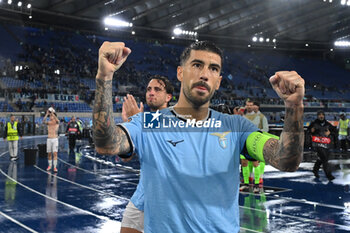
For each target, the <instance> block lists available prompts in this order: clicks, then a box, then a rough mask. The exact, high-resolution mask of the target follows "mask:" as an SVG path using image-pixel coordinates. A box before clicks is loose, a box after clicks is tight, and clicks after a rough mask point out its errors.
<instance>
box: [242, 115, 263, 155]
mask: <svg viewBox="0 0 350 233" xmlns="http://www.w3.org/2000/svg"><path fill="white" fill-rule="evenodd" d="M256 131H259V128H258V127H256V126H255V125H254V124H253V123H252V122H251V121H249V120H248V119H246V118H244V117H242V119H241V124H240V134H241V137H240V151H242V150H243V149H244V146H245V142H246V140H247V138H248V136H249V135H250V134H251V133H253V132H256Z"/></svg>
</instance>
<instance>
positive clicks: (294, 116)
mask: <svg viewBox="0 0 350 233" xmlns="http://www.w3.org/2000/svg"><path fill="white" fill-rule="evenodd" d="M303 112H304V107H303V106H298V107H293V108H286V115H285V120H284V127H283V131H282V133H281V136H280V140H277V139H269V140H268V141H267V142H266V143H265V146H264V152H263V153H264V159H265V161H266V162H267V163H269V164H270V165H272V166H273V167H275V168H277V169H279V170H282V171H295V170H297V169H298V167H299V164H300V162H301V161H302V159H303V149H304V127H303Z"/></svg>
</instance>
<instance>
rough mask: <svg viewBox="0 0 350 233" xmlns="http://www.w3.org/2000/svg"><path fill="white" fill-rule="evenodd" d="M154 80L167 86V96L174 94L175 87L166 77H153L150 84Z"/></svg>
mask: <svg viewBox="0 0 350 233" xmlns="http://www.w3.org/2000/svg"><path fill="white" fill-rule="evenodd" d="M152 79H156V80H158V81H162V82H163V83H164V85H165V91H166V93H167V94H170V95H173V92H174V86H173V85H172V84H171V82H170V81H169V79H168V78H167V77H165V76H162V75H153V76H151V77H150V78H149V80H148V83H149V82H150V81H151V80H152Z"/></svg>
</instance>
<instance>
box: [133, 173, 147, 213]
mask: <svg viewBox="0 0 350 233" xmlns="http://www.w3.org/2000/svg"><path fill="white" fill-rule="evenodd" d="M141 171H142V169H141ZM142 177H143V176H142V175H141V176H140V180H139V183H138V185H137V187H136V190H135V192H134V194H133V195H132V197H131V198H130V201H131V202H132V204H134V206H135V207H136V208H137V209H139V210H141V211H143V210H144V202H145V199H144V190H143V185H142V182H143V178H142Z"/></svg>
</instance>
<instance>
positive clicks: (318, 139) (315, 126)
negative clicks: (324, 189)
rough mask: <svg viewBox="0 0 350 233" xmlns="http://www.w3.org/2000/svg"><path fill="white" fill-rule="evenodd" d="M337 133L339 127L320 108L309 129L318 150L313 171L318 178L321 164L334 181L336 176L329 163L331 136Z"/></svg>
mask: <svg viewBox="0 0 350 233" xmlns="http://www.w3.org/2000/svg"><path fill="white" fill-rule="evenodd" d="M336 134H337V129H336V127H334V126H333V125H332V124H331V123H329V122H328V121H327V120H326V118H325V113H324V112H323V111H322V110H320V111H318V112H317V119H316V120H314V121H313V122H311V124H310V125H309V127H308V129H307V135H308V137H311V141H312V147H313V149H314V150H315V151H316V153H317V156H318V159H317V161H316V163H315V165H314V168H313V173H314V175H315V177H316V178H319V177H320V176H319V174H318V170H319V169H320V167H321V165H322V166H323V171H324V173H325V174H326V177H327V179H328V180H329V181H332V180H333V179H334V178H335V177H334V176H333V175H332V173H331V168H330V166H329V164H328V158H329V155H330V151H329V149H330V146H331V138H332V136H333V138H336V137H334V136H335V135H336Z"/></svg>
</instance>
